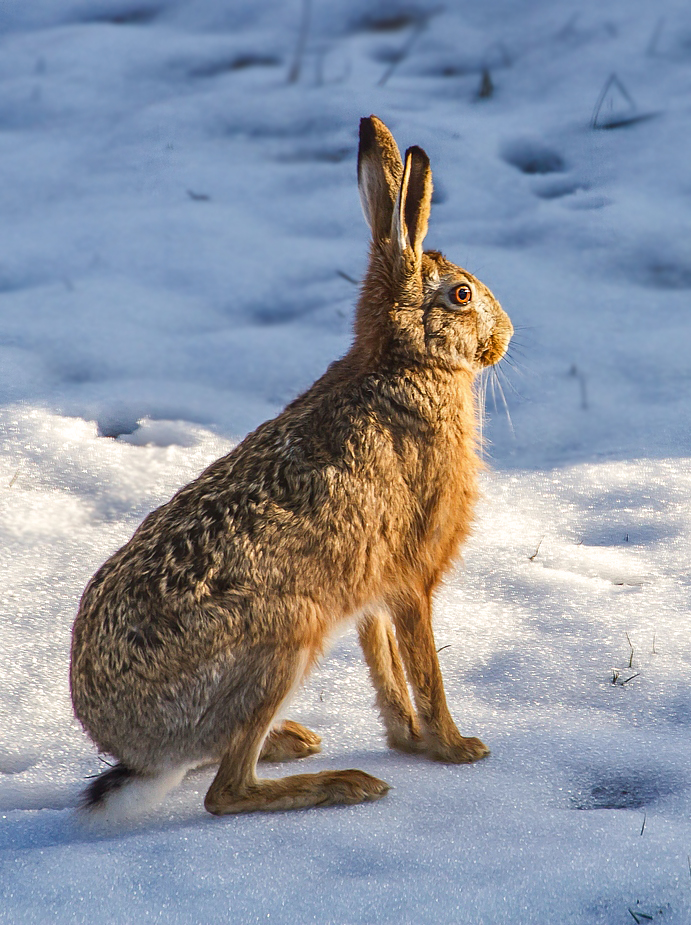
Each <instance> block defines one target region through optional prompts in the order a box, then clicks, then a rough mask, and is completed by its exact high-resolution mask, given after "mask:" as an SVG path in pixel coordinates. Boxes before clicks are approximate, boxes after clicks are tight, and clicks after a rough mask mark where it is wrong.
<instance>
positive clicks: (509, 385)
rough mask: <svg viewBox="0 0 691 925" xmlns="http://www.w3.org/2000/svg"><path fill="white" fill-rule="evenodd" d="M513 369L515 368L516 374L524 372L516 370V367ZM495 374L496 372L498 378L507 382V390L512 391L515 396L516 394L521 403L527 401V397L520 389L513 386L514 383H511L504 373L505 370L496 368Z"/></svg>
mask: <svg viewBox="0 0 691 925" xmlns="http://www.w3.org/2000/svg"><path fill="white" fill-rule="evenodd" d="M512 368H514V369H515V370H516V372H519V373H522V372H523V371H522V370H521V369H516V368H515V367H512ZM495 372H496V374H497V377H499V378H503V380H504V382H505V384H506V386H507V388H509V389H511V391H512V392H513V394H514V395H515V396H516V397H517V398H520V400H521V401H525V400H526V398H525V395H522V394H521V393H520V392H519V390H518V389H517V388H516V386H515V385H514V384H513V382H512V381H511V379H510V378H509V377H508V376H507V375H506V373H505V372H504V370H503V369H502V368H501V367H500V366H496V367H495Z"/></svg>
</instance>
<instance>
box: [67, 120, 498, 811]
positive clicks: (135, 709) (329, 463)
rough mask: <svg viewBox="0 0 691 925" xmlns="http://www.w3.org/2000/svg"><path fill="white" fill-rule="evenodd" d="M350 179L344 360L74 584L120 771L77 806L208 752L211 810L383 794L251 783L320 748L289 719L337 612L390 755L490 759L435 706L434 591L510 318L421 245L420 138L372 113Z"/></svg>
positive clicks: (469, 488) (93, 698) (97, 732)
mask: <svg viewBox="0 0 691 925" xmlns="http://www.w3.org/2000/svg"><path fill="white" fill-rule="evenodd" d="M358 181H359V189H360V196H361V199H362V206H363V209H364V212H365V216H366V218H367V221H368V223H369V226H370V229H371V231H372V241H371V245H370V257H369V266H368V269H367V274H366V276H365V279H364V282H363V286H362V293H361V296H360V299H359V302H358V306H357V314H356V320H355V337H354V341H353V345H352V347H351V348H350V351H349V352H348V353H347V354H346V356H344V357H343V358H342V359H341V360H338V361H337V362H335V363H333V364H332V365H331V366H330V367H329V369H328V370H327V371H326V373H325V374H324V375H323V376H322V377H321V379H319V380H318V381H317V382H316V383H315V384H314V385H313V386H312V387H311V388H310V389H309V390H308V391H307V392H305V394H304V395H301V396H300V397H299V398H297V399H296V400H295V401H294V402H292V404H290V405H288V407H287V408H286V409H285V410H284V411H283V412H282V413H281V414H279V416H278V417H277V418H275V419H274V420H273V421H268V422H267V423H266V424H263V425H262V426H261V427H259V428H258V429H257V430H256V431H255V432H254V433H252V434H250V435H249V436H248V437H247V438H246V439H245V440H244V441H243V442H242V443H241V444H240V445H239V446H238V447H236V448H235V449H234V450H233V452H232V453H229V454H228V455H227V456H225V457H223V458H222V459H219V460H217V461H216V462H215V463H213V464H212V465H211V466H209V468H208V469H207V470H206V471H205V472H203V473H202V474H201V475H200V476H199V478H198V479H196V480H195V481H194V482H192V483H191V484H190V485H188V486H187V487H185V488H183V489H182V490H181V491H179V492H178V493H177V494H176V495H175V497H174V498H173V499H172V500H171V501H169V502H168V503H167V504H164V505H163V507H160V508H159V509H158V510H156V511H153V513H151V514H149V516H148V517H147V518H146V519H145V520H144V522H143V523H142V525H141V526H140V527H139V529H138V530H137V532H136V533H135V534H134V536H133V537H132V539H131V540H130V541H129V543H127V544H126V545H125V546H123V548H122V549H120V550H119V551H118V552H116V553H115V555H114V556H112V557H111V558H110V559H109V560H108V561H107V562H106V563H105V565H103V566H102V567H101V568H100V569H99V570H98V572H97V573H96V574H95V575H94V577H93V578H92V579H91V581H90V582H89V584H88V586H87V588H86V590H85V591H84V595H83V597H82V600H81V604H80V607H79V613H78V615H77V619H76V620H75V624H74V631H73V639H72V664H71V674H70V681H71V688H72V700H73V703H74V710H75V713H76V715H77V717H78V719H79V720H80V721H81V723H82V725H83V726H84V728H85V730H86V731H87V732H88V734H89V735H90V736H91V738H92V739H93V741H94V742H95V743H96V745H97V746H98V747H99V749H100V750H101V751H103V752H106V753H108V754H110V755H113V756H114V757H115V758H116V759H117V762H118V763H117V764H116V765H115V767H114V768H112V769H111V770H108V771H106V772H105V773H104V774H102V775H101V776H100V777H99V778H97V779H96V780H95V781H94V782H93V783H92V784H91V785H90V786H89V787H88V788H87V790H86V793H85V795H84V801H83V804H84V806H86V807H91V808H94V807H98V806H101V805H102V806H107V807H110V808H111V809H112V808H113V807H114V806H115V805H116V804H117V803H118V801H119V802H120V803H121V804H122V806H123V807H125V811H127V807H128V806H129V807H131V806H134V805H137V804H138V803H139V804H141V802H142V801H143V798H144V796H145V795H146V793H149V794H150V795H152V796H159V797H160V796H161V795H162V793H163V792H164V791H165V789H166V788H169V787H170V786H172V785H173V784H175V783H176V782H177V781H179V780H180V779H181V778H182V776H183V775H184V773H185V771H186V770H188V769H189V768H191V767H194V766H197V765H200V764H203V763H208V762H214V763H218V764H219V768H218V773H217V774H216V777H215V779H214V781H213V783H212V785H211V787H210V789H209V792H208V793H207V795H206V800H205V805H206V808H207V809H208V810H209V811H210V812H212V813H217V814H222V813H236V812H250V811H253V810H280V809H297V808H303V807H308V806H326V805H329V804H333V803H359V802H361V801H364V800H376V799H378V798H379V797H381V796H383V795H384V794H385V793H386V791H387V789H388V787H387V785H386V784H385V783H384V782H383V781H380V780H377V779H376V778H375V777H371V776H370V775H368V774H365V773H364V772H362V771H355V770H348V771H322V772H321V773H318V774H298V775H294V776H290V777H283V778H281V779H278V780H276V779H271V780H264V779H261V778H258V777H257V774H256V766H257V761H258V760H259V759H260V758H265V759H268V760H274V761H276V760H284V759H288V758H300V757H303V756H304V755H309V754H312V753H313V752H315V751H317V750H318V748H319V741H320V740H319V737H318V736H317V735H315V734H314V733H313V732H311V731H310V730H309V729H306V728H305V727H304V726H301V725H299V724H298V723H294V722H290V721H284V720H282V719H281V718H280V717H282V715H283V712H284V709H285V707H286V705H287V704H288V702H289V700H290V698H291V695H292V694H293V692H294V691H295V690H296V688H298V686H299V685H300V684H301V682H302V680H303V679H304V677H305V676H306V674H307V672H308V671H309V670H310V668H311V667H312V665H313V664H314V663H315V661H316V660H317V659H318V658H319V657H320V656H321V655H322V653H323V651H324V648H325V645H326V644H327V641H328V639H329V637H330V636H331V635H332V634H333V631H334V630H335V629H336V627H337V626H338V625H339V624H341V623H343V622H344V621H348V620H351V621H353V620H354V621H357V627H358V632H359V637H360V642H361V644H362V649H363V651H364V655H365V659H366V661H367V665H368V667H369V671H370V675H371V678H372V681H373V684H374V687H375V689H376V695H377V704H378V707H379V710H380V712H381V715H382V719H383V722H384V725H385V727H386V732H387V738H388V742H389V745H391V746H392V747H393V748H398V749H402V750H403V751H407V752H420V753H422V754H424V755H427V756H428V757H430V758H435V759H438V760H440V761H448V762H456V763H460V762H468V761H475V760H477V759H478V758H482V757H483V756H484V755H486V754H487V752H488V749H487V748H486V747H485V746H484V745H483V744H482V742H481V741H480V740H479V739H475V738H464V737H463V736H461V734H460V733H459V732H458V730H457V728H456V726H455V724H454V722H453V720H452V718H451V715H450V713H449V710H448V708H447V705H446V698H445V696H444V686H443V682H442V676H441V672H440V670H439V663H438V661H437V655H436V649H435V644H434V637H433V634H432V614H431V599H432V593H433V591H434V589H435V587H436V586H437V584H438V583H439V581H440V579H441V577H442V575H443V574H444V572H445V571H446V569H447V568H448V567H449V565H450V563H451V562H452V560H453V558H454V556H455V554H456V552H457V550H458V547H459V544H460V543H461V542H462V541H463V539H464V538H465V537H466V536H467V534H468V531H469V529H470V524H471V518H472V512H473V505H474V503H475V499H476V493H477V489H476V482H477V472H478V469H479V468H480V462H479V459H478V455H477V447H476V439H477V438H476V423H477V421H476V418H477V409H476V403H475V395H474V391H473V379H474V377H475V375H476V374H477V372H478V371H479V370H480V369H481V368H482V367H483V366H489V365H491V364H493V363H496V362H497V361H498V360H500V359H501V357H502V356H503V355H504V352H505V351H506V348H507V346H508V343H509V340H510V338H511V335H512V333H513V331H512V327H511V322H510V321H509V319H508V317H507V316H506V314H505V313H504V312H503V310H502V309H501V307H500V306H499V304H498V303H497V301H496V300H495V298H494V297H493V296H492V294H491V292H490V291H489V290H488V289H487V288H486V287H485V286H483V284H482V283H481V282H480V281H479V280H477V279H475V277H473V276H471V275H470V273H468V272H466V271H465V270H462V269H460V268H459V267H457V266H455V265H454V264H452V263H450V262H449V261H448V260H446V258H444V257H443V256H442V255H441V254H440V253H438V252H436V251H427V252H425V251H423V249H422V244H423V240H424V237H425V234H426V231H427V222H428V218H429V212H430V203H431V198H432V174H431V171H430V167H429V160H428V158H427V155H426V154H425V153H424V151H422V149H420V148H417V147H413V148H409V149H408V151H407V152H406V155H405V158H404V159H403V160H402V159H401V156H400V154H399V151H398V148H397V147H396V143H395V141H394V140H393V138H392V136H391V134H390V133H389V131H388V129H387V128H386V126H385V125H384V124H383V123H382V122H380V121H379V119H377V118H376V117H375V116H370V117H369V118H367V119H363V120H362V122H361V124H360V150H359V156H358ZM404 669H405V671H404ZM406 677H407V681H408V682H409V684H410V687H411V689H412V691H413V695H414V702H415V706H413V704H412V703H411V699H410V696H409V693H408V686H407V683H406ZM128 793H129V794H130V797H127V794H128ZM143 795H144V796H143ZM128 800H129V802H128Z"/></svg>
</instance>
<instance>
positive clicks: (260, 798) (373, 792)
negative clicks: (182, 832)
mask: <svg viewBox="0 0 691 925" xmlns="http://www.w3.org/2000/svg"><path fill="white" fill-rule="evenodd" d="M305 664H306V659H305V658H304V657H303V658H292V659H291V658H290V656H288V657H286V654H285V653H276V658H275V660H274V662H273V664H272V665H271V666H267V667H268V669H269V670H267V671H266V673H265V676H264V677H265V679H269V678H270V679H271V683H270V684H269V683H268V682H267V686H266V687H265V689H264V693H265V696H264V700H263V701H262V702H261V703H259V704H258V705H257V707H256V709H255V710H254V711H253V712H252V714H251V715H249V716H248V717H247V719H246V720H245V721H244V722H243V723H242V724H241V725H238V726H237V727H236V728H235V730H234V731H233V733H232V735H231V738H230V741H229V742H228V745H227V747H226V750H225V753H224V755H223V758H222V759H221V764H220V766H219V769H218V772H217V774H216V777H215V778H214V780H213V783H212V784H211V787H209V791H208V793H207V794H206V798H205V800H204V805H205V807H206V809H207V810H208V811H209V812H210V813H213V814H214V815H217V816H222V815H225V814H226V813H250V812H257V811H264V812H267V811H271V810H283V809H306V808H307V807H309V806H330V805H332V804H335V803H362V802H364V801H366V800H377V799H379V798H380V797H383V796H384V794H385V793H386V792H387V791H388V789H389V787H388V784H385V783H384V781H381V780H378V779H377V778H376V777H372V776H370V775H369V774H365V773H364V772H363V771H355V770H351V771H321V772H319V773H318V774H296V775H293V776H291V777H284V778H280V779H278V780H262V779H260V778H258V777H257V775H256V765H257V760H258V758H259V754H260V751H261V748H262V744H263V742H264V739H265V737H266V735H267V730H269V728H270V726H271V723H272V721H273V719H274V717H275V715H276V712H277V711H278V709H279V708H280V706H281V704H282V703H283V701H285V699H286V698H287V697H288V696H289V695H290V693H291V690H292V689H293V688H294V687H295V686H296V684H297V683H299V681H300V680H301V678H302V674H303V672H304V669H305ZM288 666H290V667H288Z"/></svg>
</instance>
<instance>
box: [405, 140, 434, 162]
mask: <svg viewBox="0 0 691 925" xmlns="http://www.w3.org/2000/svg"><path fill="white" fill-rule="evenodd" d="M409 157H410V159H411V160H414V161H417V162H418V163H422V164H424V165H425V166H426V167H428V166H429V156H428V154H427V152H426V151H425V150H424V148H421V147H420V146H419V145H411V146H410V147H409V148H407V149H406V152H405V158H404V162H405V161H407V160H408V158H409Z"/></svg>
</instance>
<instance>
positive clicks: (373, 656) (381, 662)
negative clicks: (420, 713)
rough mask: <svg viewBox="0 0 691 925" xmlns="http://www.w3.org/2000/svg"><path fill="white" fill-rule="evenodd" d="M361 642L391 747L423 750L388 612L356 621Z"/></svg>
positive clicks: (368, 615)
mask: <svg viewBox="0 0 691 925" xmlns="http://www.w3.org/2000/svg"><path fill="white" fill-rule="evenodd" d="M358 635H359V637H360V645H361V646H362V651H363V653H364V655H365V661H366V662H367V667H368V668H369V672H370V677H371V679H372V684H373V685H374V689H375V691H376V692H377V706H378V707H379V712H380V713H381V717H382V719H383V721H384V726H385V727H386V739H387V742H388V743H389V746H390V747H391V748H397V749H399V750H400V751H404V752H420V751H424V748H425V745H424V741H423V739H422V735H421V734H420V725H419V723H418V720H417V716H416V715H415V711H414V710H413V705H412V703H411V702H410V694H409V693H408V686H407V684H406V680H405V674H404V673H403V666H402V664H401V659H400V656H399V654H398V646H397V644H396V637H395V636H394V632H393V627H392V625H391V621H390V619H389V617H388V615H387V614H385V613H383V612H381V611H377V612H375V611H372V612H370V613H368V614H366V615H365V617H364V618H363V619H362V620H361V621H360V623H359V624H358Z"/></svg>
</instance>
